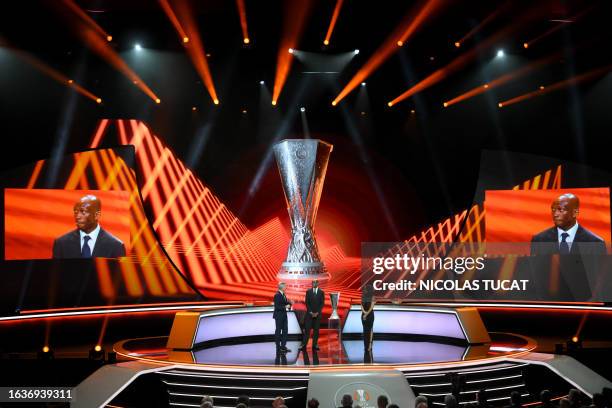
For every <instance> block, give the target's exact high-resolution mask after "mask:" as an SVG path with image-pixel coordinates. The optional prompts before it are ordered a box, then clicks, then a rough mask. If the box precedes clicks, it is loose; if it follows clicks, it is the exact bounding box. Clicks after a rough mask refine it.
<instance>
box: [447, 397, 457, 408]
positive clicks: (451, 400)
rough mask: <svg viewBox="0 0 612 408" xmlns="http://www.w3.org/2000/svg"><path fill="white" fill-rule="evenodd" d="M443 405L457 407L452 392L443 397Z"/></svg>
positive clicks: (450, 407) (451, 407) (449, 407)
mask: <svg viewBox="0 0 612 408" xmlns="http://www.w3.org/2000/svg"><path fill="white" fill-rule="evenodd" d="M444 405H445V406H446V408H457V398H455V396H454V395H452V394H448V395H447V396H445V397H444Z"/></svg>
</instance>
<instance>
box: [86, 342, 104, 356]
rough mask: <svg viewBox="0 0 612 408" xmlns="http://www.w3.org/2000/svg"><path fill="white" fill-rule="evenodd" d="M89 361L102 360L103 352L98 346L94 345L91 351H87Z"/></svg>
mask: <svg viewBox="0 0 612 408" xmlns="http://www.w3.org/2000/svg"><path fill="white" fill-rule="evenodd" d="M89 359H90V360H104V350H102V347H101V346H100V345H99V344H96V345H95V347H93V348H92V349H91V350H89Z"/></svg>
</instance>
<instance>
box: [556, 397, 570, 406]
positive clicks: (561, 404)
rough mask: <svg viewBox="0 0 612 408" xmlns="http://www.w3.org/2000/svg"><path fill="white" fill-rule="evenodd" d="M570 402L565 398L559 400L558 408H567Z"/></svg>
mask: <svg viewBox="0 0 612 408" xmlns="http://www.w3.org/2000/svg"><path fill="white" fill-rule="evenodd" d="M569 407H570V402H569V400H568V399H567V398H561V399H560V400H559V408H569Z"/></svg>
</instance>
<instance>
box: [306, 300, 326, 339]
mask: <svg viewBox="0 0 612 408" xmlns="http://www.w3.org/2000/svg"><path fill="white" fill-rule="evenodd" d="M305 302H306V316H305V317H304V339H303V340H302V346H305V345H306V344H307V343H308V338H309V337H310V329H312V330H313V333H312V347H317V342H318V341H319V327H320V326H321V311H322V310H323V305H325V292H323V291H322V290H321V288H317V294H316V295H315V293H314V289H312V288H310V289H308V290H307V291H306V300H305ZM310 313H318V314H317V317H313V316H312V315H311V314H310Z"/></svg>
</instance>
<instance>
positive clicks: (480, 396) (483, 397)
mask: <svg viewBox="0 0 612 408" xmlns="http://www.w3.org/2000/svg"><path fill="white" fill-rule="evenodd" d="M476 399H477V400H478V402H480V403H481V404H484V403H485V402H487V390H485V389H484V388H483V389H481V390H480V391H478V393H476Z"/></svg>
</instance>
